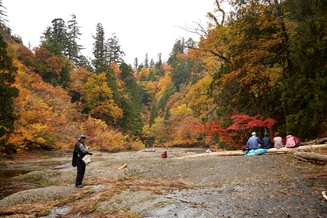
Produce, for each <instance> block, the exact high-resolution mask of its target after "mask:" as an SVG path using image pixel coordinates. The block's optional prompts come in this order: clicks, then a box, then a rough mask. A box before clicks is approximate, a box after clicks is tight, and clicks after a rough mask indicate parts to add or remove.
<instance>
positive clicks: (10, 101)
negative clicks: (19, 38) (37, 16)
mask: <svg viewBox="0 0 327 218" xmlns="http://www.w3.org/2000/svg"><path fill="white" fill-rule="evenodd" d="M14 82H15V67H14V66H13V64H12V59H11V58H10V57H9V56H8V55H7V43H6V42H5V41H4V40H3V37H2V35H0V101H1V104H0V151H2V150H3V149H7V151H8V147H6V146H5V145H6V143H7V141H8V138H9V136H10V134H11V133H13V132H14V123H15V121H16V120H17V118H18V116H17V114H16V113H15V112H14V99H15V98H16V97H17V96H18V89H17V88H16V87H14V86H13V84H14Z"/></svg>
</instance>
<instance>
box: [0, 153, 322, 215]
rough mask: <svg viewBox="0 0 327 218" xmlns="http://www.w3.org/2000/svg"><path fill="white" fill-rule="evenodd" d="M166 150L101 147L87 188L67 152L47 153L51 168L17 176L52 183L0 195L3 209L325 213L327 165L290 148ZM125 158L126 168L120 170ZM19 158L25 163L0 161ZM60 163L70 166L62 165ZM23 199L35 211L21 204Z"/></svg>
mask: <svg viewBox="0 0 327 218" xmlns="http://www.w3.org/2000/svg"><path fill="white" fill-rule="evenodd" d="M162 151H163V149H154V150H151V151H150V150H148V151H137V152H121V153H115V154H106V153H100V152H95V153H94V155H93V157H92V158H93V161H92V162H91V163H90V164H89V165H87V167H86V174H85V178H84V184H85V185H86V187H85V188H83V189H77V188H75V187H74V180H75V175H76V168H73V167H71V166H69V163H70V160H71V157H70V153H69V152H68V153H67V154H66V156H65V157H60V159H56V158H51V159H49V158H46V159H45V160H44V162H46V161H52V163H55V164H54V165H53V164H52V165H47V164H41V165H43V166H45V167H43V168H40V167H37V170H35V171H32V172H30V173H27V174H24V175H21V176H18V177H15V178H14V180H16V181H29V182H34V183H39V184H45V185H47V187H44V188H38V189H31V190H25V191H22V192H18V193H15V194H13V195H10V196H7V197H6V198H4V199H2V200H0V215H7V216H8V217H10V216H14V215H13V214H14V213H15V214H16V215H17V214H24V215H31V214H34V215H35V216H41V215H42V216H44V217H46V216H48V217H51V216H52V217H55V216H56V213H57V215H60V217H72V216H74V215H75V216H76V215H83V217H119V216H121V217H123V216H124V215H126V216H131V215H133V216H135V217H185V218H186V217H254V216H255V217H327V202H326V200H324V199H323V198H322V196H321V192H322V191H324V190H326V189H327V169H326V166H324V165H314V164H311V163H307V162H301V161H299V160H297V159H295V158H294V157H293V156H292V155H291V154H278V155H268V154H264V155H260V156H248V157H244V156H223V157H220V156H205V157H203V156H202V157H194V154H196V153H203V152H204V149H182V148H172V149H171V148H169V149H168V158H167V159H161V158H160V154H161V153H162ZM190 155H193V156H192V158H188V157H187V156H190ZM180 157H185V158H180ZM41 162H43V161H41ZM15 164H17V165H15ZM26 164H31V163H26ZM124 164H126V165H127V167H126V168H124V169H119V168H120V167H121V166H122V165H124ZM18 165H19V168H20V169H21V168H23V166H24V164H22V163H10V164H9V165H6V164H4V165H2V166H3V167H4V168H6V167H11V168H13V167H15V166H17V167H18ZM34 165H35V164H34ZM62 165H64V166H66V167H57V168H56V166H62ZM28 168H29V170H32V169H31V167H30V165H28ZM86 200H87V202H88V204H87V205H85V204H83V202H85V201H86ZM49 202H53V203H49ZM55 202H56V203H55ZM58 202H59V203H58ZM37 203H40V204H42V205H44V204H45V203H46V205H47V206H46V207H47V210H44V206H43V210H41V209H38V208H39V207H38V206H37ZM22 205H23V206H22ZM24 205H28V206H29V207H31V205H32V206H33V208H34V210H33V211H29V210H19V208H24ZM28 206H26V208H28ZM10 211H14V213H11V212H10Z"/></svg>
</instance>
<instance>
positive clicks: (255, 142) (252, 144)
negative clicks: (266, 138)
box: [247, 132, 261, 149]
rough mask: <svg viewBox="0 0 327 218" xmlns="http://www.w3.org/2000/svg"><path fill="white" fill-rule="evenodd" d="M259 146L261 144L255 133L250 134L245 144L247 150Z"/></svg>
mask: <svg viewBox="0 0 327 218" xmlns="http://www.w3.org/2000/svg"><path fill="white" fill-rule="evenodd" d="M259 144H261V141H260V139H259V138H258V137H257V134H256V132H253V133H252V136H251V137H250V138H249V140H248V142H247V148H248V149H258V148H259Z"/></svg>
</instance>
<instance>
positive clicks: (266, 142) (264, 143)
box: [261, 133, 271, 149]
mask: <svg viewBox="0 0 327 218" xmlns="http://www.w3.org/2000/svg"><path fill="white" fill-rule="evenodd" d="M261 141H262V146H261V147H262V148H263V149H269V148H271V140H270V137H269V134H268V133H265V137H263V138H262V140H261Z"/></svg>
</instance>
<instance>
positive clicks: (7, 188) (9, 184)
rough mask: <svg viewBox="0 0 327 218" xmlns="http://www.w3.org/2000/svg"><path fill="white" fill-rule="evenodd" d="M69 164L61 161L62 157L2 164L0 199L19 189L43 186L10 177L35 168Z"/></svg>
mask: <svg viewBox="0 0 327 218" xmlns="http://www.w3.org/2000/svg"><path fill="white" fill-rule="evenodd" d="M70 166H71V163H70V162H69V161H66V160H65V161H63V160H62V159H58V160H54V159H52V160H48V161H42V162H37V163H27V164H26V163H19V164H12V165H11V164H9V165H2V166H1V168H2V169H0V200H1V199H3V198H5V197H7V196H9V195H11V194H14V193H16V192H19V191H24V190H28V189H34V188H41V187H44V185H40V184H35V183H27V182H24V181H16V180H13V179H12V178H14V177H16V176H20V175H24V174H26V173H29V172H32V171H35V170H43V169H62V168H67V167H70Z"/></svg>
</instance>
